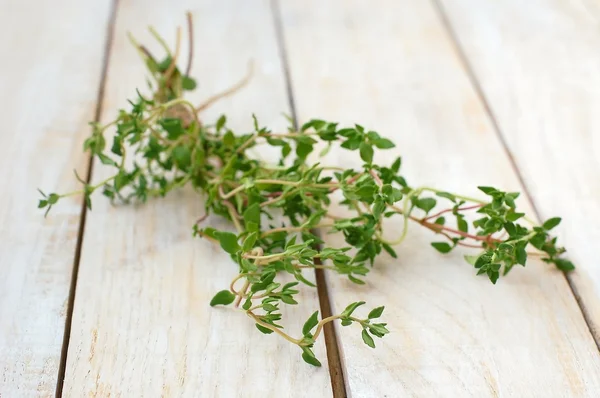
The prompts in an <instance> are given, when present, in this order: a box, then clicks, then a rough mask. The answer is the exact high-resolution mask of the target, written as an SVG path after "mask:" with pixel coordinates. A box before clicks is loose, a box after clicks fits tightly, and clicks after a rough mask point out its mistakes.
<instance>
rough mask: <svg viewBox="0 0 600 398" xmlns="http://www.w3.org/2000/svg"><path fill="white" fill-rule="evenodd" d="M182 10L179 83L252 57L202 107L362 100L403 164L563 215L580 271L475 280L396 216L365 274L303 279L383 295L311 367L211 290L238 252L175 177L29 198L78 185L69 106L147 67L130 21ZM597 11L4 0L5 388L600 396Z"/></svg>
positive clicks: (267, 115)
mask: <svg viewBox="0 0 600 398" xmlns="http://www.w3.org/2000/svg"><path fill="white" fill-rule="evenodd" d="M187 10H190V11H191V12H192V13H193V15H194V19H195V41H196V48H195V50H196V62H195V66H194V69H193V75H195V76H198V77H199V81H200V89H199V90H198V92H197V93H195V94H194V96H193V97H192V99H193V100H196V101H200V100H201V99H202V98H206V97H208V96H209V95H211V94H212V93H215V92H217V91H220V90H222V89H223V88H225V87H228V86H229V85H230V84H231V83H232V82H233V81H235V80H236V79H237V78H238V77H239V76H242V75H243V74H244V73H245V70H246V65H247V61H248V60H249V59H254V64H255V73H254V78H253V80H252V81H251V84H250V85H249V86H248V87H247V88H245V89H244V90H243V91H242V92H240V93H239V94H237V95H236V96H234V97H232V98H230V99H227V100H224V101H222V102H221V103H219V104H218V105H217V106H215V107H214V109H211V110H210V111H209V112H207V113H206V114H205V115H204V117H206V118H211V117H214V116H216V115H218V114H219V113H221V112H223V113H227V114H228V115H229V119H230V120H231V122H232V125H233V127H237V128H239V129H242V130H244V129H247V128H249V125H250V115H251V113H253V112H254V113H256V114H257V115H258V117H259V119H260V120H261V121H262V122H264V123H265V124H268V125H270V126H273V127H283V126H284V123H285V120H284V119H283V118H282V117H281V112H285V113H293V114H295V115H296V116H297V117H298V119H299V121H301V122H302V121H306V120H307V119H309V118H312V117H319V118H327V119H333V120H337V121H340V122H343V123H353V122H360V123H361V124H363V125H367V126H369V127H371V128H373V129H375V130H377V131H379V132H380V133H381V134H383V135H385V136H389V137H391V138H393V139H394V141H395V142H396V143H397V144H398V145H397V148H396V149H395V150H394V151H391V153H390V152H388V153H386V154H385V156H389V157H390V158H391V157H395V156H396V155H398V154H402V156H403V158H404V170H405V172H406V174H407V175H408V177H409V178H410V180H411V181H416V180H419V181H420V182H421V183H423V184H431V185H434V184H435V185H437V186H440V185H442V186H443V188H445V189H448V190H453V191H461V192H465V193H471V194H476V191H475V189H474V187H476V186H477V185H482V184H485V185H489V184H494V185H498V186H500V187H502V188H504V189H507V190H520V191H522V192H524V193H525V194H524V195H522V198H521V202H520V205H522V206H523V207H525V208H527V209H528V210H529V211H530V212H531V213H532V214H533V215H534V216H535V217H537V218H541V219H546V218H548V217H550V216H554V215H560V216H562V217H563V223H562V224H561V226H560V228H558V230H559V231H558V232H559V234H560V237H561V239H562V241H563V242H564V244H565V245H566V246H567V248H568V249H569V253H570V257H571V258H572V259H573V260H574V262H575V263H576V265H577V266H578V268H577V271H576V272H574V273H572V274H570V275H568V276H567V277H565V275H563V274H562V273H560V272H558V271H556V270H553V269H550V268H549V267H547V266H545V265H544V264H542V263H536V262H535V261H531V263H530V264H529V265H528V267H527V268H526V269H519V270H515V271H514V272H513V273H511V275H510V276H509V277H507V278H506V279H504V280H501V281H500V282H499V283H498V285H496V286H492V285H491V284H490V283H489V281H487V280H485V278H475V277H474V276H473V270H472V269H471V268H470V267H469V266H467V265H466V264H464V262H463V259H462V258H461V254H460V253H456V254H453V255H449V256H444V257H442V256H440V255H439V254H437V253H436V252H435V251H433V250H432V249H430V248H428V242H429V241H430V235H428V234H427V233H426V232H422V231H418V230H416V229H415V230H413V231H412V233H411V236H410V238H409V239H408V241H407V242H406V243H404V245H403V247H401V249H400V250H401V255H400V259H399V260H393V259H390V258H387V259H385V258H384V259H382V260H381V261H380V262H379V263H378V264H377V266H376V267H375V269H374V271H373V272H372V273H371V274H370V275H369V277H368V280H369V284H368V285H366V286H365V287H357V286H355V285H352V286H350V284H349V283H347V282H346V281H345V280H341V279H339V278H336V277H328V278H327V286H325V285H323V284H322V285H321V286H320V289H321V290H322V293H326V294H327V295H328V296H329V298H330V301H331V306H332V307H333V310H334V312H336V310H340V309H341V307H342V306H343V305H345V304H346V303H347V302H349V301H354V300H356V299H365V300H367V301H369V302H372V303H385V304H386V307H387V310H386V320H387V322H388V323H389V328H390V330H391V334H390V335H389V336H386V338H384V339H383V340H381V341H380V343H379V344H378V348H377V349H375V350H372V349H370V348H368V347H366V346H365V345H364V344H363V343H362V341H360V338H359V336H358V334H355V333H352V332H349V331H347V330H339V329H338V330H337V333H336V335H337V346H338V347H339V356H336V355H331V358H332V362H331V363H328V362H327V361H326V358H327V355H326V351H327V348H326V346H325V344H324V342H323V341H320V342H319V343H318V344H317V347H316V351H317V355H318V356H319V357H320V358H322V359H323V365H324V366H323V367H322V368H320V369H315V368H312V367H309V366H308V365H306V364H304V363H303V362H302V361H301V360H300V358H299V355H298V352H297V351H298V350H297V348H296V347H291V346H290V344H288V343H287V342H285V341H282V340H279V339H277V338H276V337H274V336H265V335H262V334H260V333H258V332H256V330H255V329H254V326H253V325H252V323H251V322H249V321H248V320H247V319H245V318H244V317H243V316H240V314H238V313H232V312H230V311H226V310H219V309H211V308H210V307H208V301H209V300H210V297H211V296H212V294H214V292H215V291H217V290H220V289H221V288H222V286H224V285H227V284H228V281H229V280H230V279H231V275H232V273H233V272H235V271H234V270H235V268H234V266H233V264H232V263H231V262H230V260H229V259H228V256H225V255H223V254H222V253H220V251H219V250H215V249H213V248H212V247H211V246H210V244H209V243H207V242H205V241H201V240H194V239H192V238H191V237H190V230H189V228H188V227H189V226H190V225H191V220H194V219H195V218H196V217H197V216H198V214H200V212H201V208H202V204H201V203H198V202H197V201H195V200H194V197H193V196H190V195H187V194H186V193H181V194H179V195H173V196H172V197H170V198H168V199H166V200H161V201H153V202H151V203H149V204H148V205H146V206H144V207H139V208H127V207H116V208H115V207H112V206H110V205H109V204H108V203H106V202H105V201H103V200H102V198H98V199H99V200H97V201H96V202H95V207H94V210H93V211H92V212H85V211H83V212H82V206H81V198H74V199H69V200H67V201H63V202H61V203H60V205H59V206H57V207H56V208H55V209H54V211H53V214H52V215H51V216H50V217H49V218H47V219H44V218H43V217H42V215H41V214H40V212H39V211H36V209H35V205H36V199H37V192H36V191H35V188H36V187H40V188H42V189H45V190H55V189H56V190H61V191H68V190H70V189H74V188H75V186H76V181H75V180H74V178H73V174H72V170H73V169H74V168H75V169H77V170H78V171H79V173H80V174H82V175H85V174H86V173H87V172H88V168H89V165H88V163H89V159H87V158H86V155H84V154H82V152H81V145H82V142H83V140H84V139H85V137H86V136H87V134H88V132H89V129H88V126H87V122H88V121H89V120H93V119H94V118H97V119H99V120H108V119H110V118H111V117H112V115H114V113H115V110H116V109H117V108H119V107H120V106H122V105H124V103H125V100H126V99H127V98H128V97H129V96H130V94H131V93H132V92H133V90H134V89H135V88H136V87H138V86H141V85H142V84H143V81H144V80H143V77H144V76H143V74H142V73H141V72H142V71H143V69H142V64H141V62H140V61H139V60H138V58H137V55H136V54H135V52H134V50H133V49H132V47H131V46H130V45H129V43H128V41H127V39H126V32H127V31H132V32H133V33H135V34H136V36H138V37H139V38H140V40H143V41H144V42H147V41H148V40H149V35H148V34H147V33H146V30H145V29H146V26H147V25H149V24H152V25H154V26H155V27H156V28H157V30H158V31H159V32H161V33H162V34H163V35H165V36H166V37H174V28H175V27H176V26H177V25H182V24H183V23H184V17H185V11H187ZM599 21H600V5H599V4H597V3H594V2H592V1H589V0H578V1H567V0H528V1H527V2H523V1H519V0H497V1H476V0H431V1H424V0H423V1H421V0H380V1H377V2H373V1H364V0H360V1H359V0H327V1H318V0H273V1H270V2H269V1H267V0H229V1H220V0H181V1H174V2H168V1H166V0H146V1H144V0H117V1H112V0H88V1H85V2H84V1H77V0H55V1H52V2H49V1H35V0H6V1H4V2H3V4H2V12H1V13H0V33H1V36H2V38H3V39H2V42H1V44H0V49H1V50H2V54H3V56H2V62H1V64H0V72H1V73H0V93H1V94H0V120H1V121H2V126H1V127H0V136H1V139H2V144H1V145H0V170H1V176H2V178H0V192H2V195H1V196H0V204H1V206H0V222H1V224H0V272H1V277H0V397H3V398H4V397H6V398H12V397H38V396H39V397H49V396H53V395H55V394H57V395H59V396H67V397H87V396H90V397H109V396H110V397H159V396H163V397H241V396H244V397H283V396H285V397H305V396H310V397H330V396H335V397H344V396H351V397H357V398H359V397H360V398H362V397H404V396H407V397H409V396H410V397H467V396H470V397H597V396H599V395H600V354H599V351H598V344H599V343H600V267H599V265H598V261H599V260H598V258H600V257H599V256H597V255H596V254H595V251H596V250H597V248H598V247H599V245H598V242H599V241H600V226H599V225H600V204H599V203H600V202H599V197H600V161H599V159H600V132H599V130H600V111H599V109H600V108H598V107H600V52H599V51H598V49H600V30H599V29H598V22H599ZM335 155H336V154H335V153H334V157H335ZM339 156H340V157H339V158H338V161H339V164H341V165H346V164H348V160H347V159H343V158H342V157H341V156H342V155H341V154H340V155H339ZM102 173H103V170H102V167H99V166H98V167H94V169H93V172H92V174H93V178H94V179H100V178H101V177H102ZM210 222H214V223H216V222H219V221H218V220H216V219H211V220H210ZM303 302H304V305H303V306H301V307H300V308H298V309H297V310H296V313H295V315H297V316H296V317H294V318H298V319H300V320H301V319H306V317H307V316H308V314H309V313H310V311H312V310H313V309H314V308H318V306H319V299H318V297H317V292H316V291H314V292H313V293H312V294H305V296H304V297H303ZM297 322H300V321H297ZM291 327H296V328H299V327H300V326H299V324H296V325H291ZM330 343H331V342H330ZM333 343H335V341H334V342H333ZM329 349H330V351H331V344H330V346H329ZM330 354H331V352H330Z"/></svg>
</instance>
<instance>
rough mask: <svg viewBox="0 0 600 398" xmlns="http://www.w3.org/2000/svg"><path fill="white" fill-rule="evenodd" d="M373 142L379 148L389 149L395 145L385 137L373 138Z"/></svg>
mask: <svg viewBox="0 0 600 398" xmlns="http://www.w3.org/2000/svg"><path fill="white" fill-rule="evenodd" d="M373 144H375V146H376V147H377V148H379V149H390V148H393V147H395V146H396V145H395V144H394V143H393V142H392V141H390V140H388V139H387V138H379V139H377V140H374V141H373Z"/></svg>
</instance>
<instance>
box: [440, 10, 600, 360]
mask: <svg viewBox="0 0 600 398" xmlns="http://www.w3.org/2000/svg"><path fill="white" fill-rule="evenodd" d="M432 2H433V3H434V5H435V6H434V8H435V9H436V10H437V12H438V15H439V17H440V19H441V20H442V24H443V25H444V27H445V28H446V31H447V33H448V35H449V36H450V38H451V41H452V44H453V46H454V49H455V51H456V53H457V54H458V57H459V58H460V60H461V62H462V64H463V67H464V68H465V71H466V73H467V76H468V79H469V81H470V83H471V85H472V86H473V88H474V89H475V92H476V94H477V96H478V97H479V100H480V101H481V103H482V104H483V106H484V108H485V111H486V113H487V115H488V117H489V119H490V121H491V123H492V127H493V129H494V132H495V133H496V137H497V138H498V140H499V141H500V143H501V145H502V148H503V149H504V152H505V154H506V155H507V156H508V158H509V161H510V164H511V167H512V169H513V172H514V173H515V174H516V175H517V178H518V180H519V183H520V184H521V186H522V187H523V191H524V192H525V196H526V197H527V200H528V201H529V203H531V207H532V208H533V213H534V214H535V216H536V217H537V219H538V220H542V218H541V217H540V212H539V210H538V208H537V206H536V204H535V201H534V200H533V196H532V195H531V193H530V191H529V189H528V187H527V184H526V183H525V179H524V178H523V175H522V174H521V172H520V170H519V167H518V165H517V162H516V161H515V158H514V157H513V155H512V152H511V151H510V148H509V146H508V144H507V142H506V140H505V138H504V135H503V134H502V130H501V129H500V126H499V124H498V121H497V120H496V117H495V115H494V113H493V112H492V109H491V107H490V105H489V103H488V100H487V98H486V96H485V94H484V92H483V89H482V87H481V85H480V84H479V81H478V80H477V77H476V75H475V72H474V70H473V68H472V66H471V64H470V63H469V61H468V58H467V56H466V53H465V52H464V50H463V49H462V47H461V46H460V44H459V41H458V36H457V35H456V32H455V31H454V29H453V28H452V24H451V23H450V20H449V19H448V17H447V13H446V12H445V11H444V7H443V6H442V4H441V3H440V1H439V0H432ZM563 275H564V277H565V279H566V281H567V285H568V286H569V288H570V289H571V293H572V294H573V297H574V298H575V301H576V302H577V305H578V306H579V310H580V311H581V315H582V317H583V320H584V321H585V323H586V325H587V327H588V330H589V332H590V334H591V336H592V339H593V340H594V342H595V343H596V347H597V349H598V350H599V351H600V334H598V333H595V330H596V328H595V327H594V323H593V321H592V319H591V314H590V313H589V312H588V311H587V310H586V307H585V304H584V302H583V299H582V298H581V295H580V294H579V291H578V290H577V286H576V285H575V282H574V281H573V279H572V278H571V276H570V275H569V274H567V273H563Z"/></svg>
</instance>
